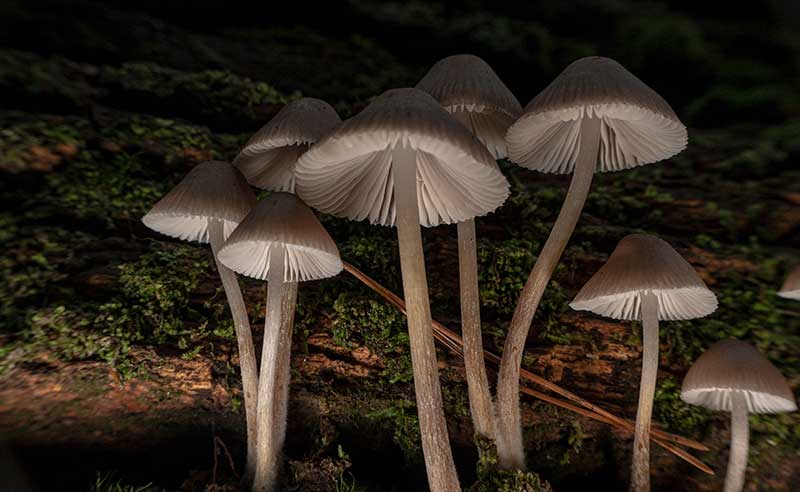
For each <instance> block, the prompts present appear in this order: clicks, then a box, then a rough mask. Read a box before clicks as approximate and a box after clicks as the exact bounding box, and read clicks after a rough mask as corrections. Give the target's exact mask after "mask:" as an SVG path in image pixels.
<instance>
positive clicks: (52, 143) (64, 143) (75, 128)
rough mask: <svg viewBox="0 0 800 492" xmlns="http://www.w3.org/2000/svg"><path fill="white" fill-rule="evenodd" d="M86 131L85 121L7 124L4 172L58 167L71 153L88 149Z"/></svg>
mask: <svg viewBox="0 0 800 492" xmlns="http://www.w3.org/2000/svg"><path fill="white" fill-rule="evenodd" d="M12 116H13V115H12ZM12 119H13V118H12ZM85 130H86V124H85V122H83V121H77V120H64V119H61V118H47V119H45V118H42V119H30V118H28V119H25V120H23V121H18V122H10V121H9V122H4V124H3V128H2V130H0V170H2V171H6V172H10V173H18V172H21V171H28V170H31V169H33V170H37V171H46V170H48V169H50V168H52V167H55V166H57V165H59V164H60V163H61V161H62V160H64V159H65V158H68V157H69V155H67V154H70V153H73V152H77V150H78V149H79V148H80V147H83V146H85V142H84V140H83V138H82V133H83V132H84V131H85Z"/></svg>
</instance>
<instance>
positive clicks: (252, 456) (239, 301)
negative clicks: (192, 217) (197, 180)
mask: <svg viewBox="0 0 800 492" xmlns="http://www.w3.org/2000/svg"><path fill="white" fill-rule="evenodd" d="M208 236H209V241H210V243H211V251H212V253H213V254H214V262H215V263H216V265H217V270H218V271H219V276H220V279H221V280H222V287H223V288H224V289H225V297H227V299H228V306H230V308H231V315H232V316H233V326H234V329H235V330H236V342H237V343H238V345H239V369H240V370H241V373H242V392H243V394H244V415H245V420H246V422H247V464H246V465H245V473H244V480H245V482H246V483H249V482H250V480H252V478H253V474H254V473H255V467H256V405H257V398H258V363H257V362H256V351H255V347H254V346H253V333H252V331H251V328H250V318H249V317H248V316H247V307H246V306H245V303H244V298H243V297H242V290H241V288H240V287H239V281H238V280H237V279H236V274H235V273H234V272H233V270H231V269H229V268H228V267H226V266H225V265H223V264H222V263H221V262H220V261H219V260H218V259H217V253H219V250H220V249H221V248H222V245H223V243H224V242H225V235H224V224H223V222H222V221H220V220H212V221H209V224H208Z"/></svg>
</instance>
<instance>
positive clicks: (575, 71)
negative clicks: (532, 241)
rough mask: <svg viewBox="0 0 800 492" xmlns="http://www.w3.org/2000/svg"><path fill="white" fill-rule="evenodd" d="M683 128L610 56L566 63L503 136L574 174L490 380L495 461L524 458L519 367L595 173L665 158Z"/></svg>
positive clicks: (536, 160) (521, 158) (516, 156)
mask: <svg viewBox="0 0 800 492" xmlns="http://www.w3.org/2000/svg"><path fill="white" fill-rule="evenodd" d="M686 138H687V137H686V127H684V126H683V124H682V123H681V122H680V121H679V120H678V117H677V116H676V115H675V113H674V112H673V111H672V108H670V107H669V104H667V103H666V101H664V100H663V99H662V98H661V97H660V96H659V95H658V94H656V93H655V92H654V91H653V90H652V89H650V88H649V87H647V86H646V85H645V84H644V83H643V82H642V81H641V80H639V79H638V78H636V77H635V76H634V75H633V74H631V73H630V72H628V71H627V70H625V68H623V67H622V65H620V64H619V63H617V62H615V61H614V60H611V59H608V58H602V57H597V56H593V57H588V58H581V59H579V60H577V61H574V62H572V64H570V65H569V66H568V67H567V68H566V69H565V70H564V71H563V72H562V73H561V74H560V75H559V76H558V77H557V78H556V79H555V80H554V81H553V82H552V83H551V84H550V85H549V86H548V87H547V88H545V89H544V90H543V91H542V92H541V93H540V94H539V95H538V96H536V97H535V98H534V99H533V100H532V101H531V102H530V103H529V104H528V105H527V106H526V107H525V110H524V111H523V113H522V115H521V116H520V117H519V119H518V120H517V121H516V123H514V124H513V125H512V126H511V128H509V130H508V133H507V134H506V143H507V144H508V154H509V158H510V159H511V160H512V161H514V162H516V163H518V164H520V165H522V166H523V167H527V168H529V169H535V170H538V171H541V172H545V173H574V174H573V176H572V182H571V183H570V186H569V190H568V191H567V196H566V197H565V199H564V205H563V207H562V208H561V211H560V212H559V214H558V218H557V219H556V222H555V224H554V225H553V229H552V231H551V232H550V236H549V237H548V238H547V242H545V244H544V247H543V248H542V250H541V252H540V253H539V257H538V258H537V260H536V264H535V265H534V267H533V269H532V270H531V273H530V275H529V276H528V280H527V282H526V283H525V287H524V288H523V290H522V293H521V294H520V297H519V300H518V301H517V307H516V310H515V312H514V316H513V317H512V319H511V324H510V326H509V330H508V335H507V337H506V342H505V346H504V348H503V359H502V361H501V363H500V374H499V376H498V381H497V411H498V429H497V432H498V441H499V442H500V446H499V447H498V453H499V456H498V457H499V459H500V464H501V466H504V467H516V468H521V467H522V466H523V463H524V459H525V456H524V450H523V447H522V427H521V423H520V409H519V372H520V365H521V364H522V354H523V351H524V349H525V341H526V339H527V337H528V331H529V330H530V326H531V322H532V321H533V316H534V314H535V313H536V309H537V307H538V306H539V301H540V300H541V298H542V294H544V290H545V288H546V287H547V284H548V282H549V281H550V277H551V276H552V275H553V271H554V270H555V268H556V265H557V264H558V260H559V258H560V257H561V253H562V252H563V251H564V247H565V246H566V244H567V241H568V240H569V237H570V236H571V235H572V231H573V230H574V229H575V224H576V223H577V221H578V218H579V217H580V213H581V210H582V209H583V204H584V202H585V201H586V196H587V195H588V193H589V187H590V185H591V183H592V176H593V175H594V173H595V171H619V170H623V169H628V168H631V167H636V166H641V165H644V164H648V163H653V162H656V161H660V160H662V159H667V158H669V157H671V156H673V155H675V154H677V153H678V152H680V151H681V150H683V149H684V148H685V147H686Z"/></svg>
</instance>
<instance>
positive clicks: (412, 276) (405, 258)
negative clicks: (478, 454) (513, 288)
mask: <svg viewBox="0 0 800 492" xmlns="http://www.w3.org/2000/svg"><path fill="white" fill-rule="evenodd" d="M392 177H393V180H394V199H395V207H396V210H397V240H398V244H399V247H400V269H401V271H402V274H403V292H404V294H405V298H406V303H407V309H408V313H407V316H408V338H409V341H410V345H411V365H412V369H413V371H414V389H415V391H416V395H417V413H418V415H419V430H420V435H421V438H422V439H421V440H422V452H423V454H424V456H425V468H426V470H427V472H428V486H429V488H430V490H431V492H460V490H461V487H460V486H459V483H458V476H457V474H456V467H455V463H454V462H453V454H452V451H451V450H450V440H449V438H448V436H447V424H446V421H445V417H444V406H443V404H442V391H441V387H440V386H439V370H438V367H437V360H436V348H435V347H434V344H433V332H432V330H431V308H430V301H429V299H428V281H427V278H426V275H425V259H424V256H423V251H422V234H421V232H420V225H419V206H418V203H417V164H416V152H415V151H414V150H412V149H409V148H405V147H402V148H397V149H395V150H394V151H393V153H392Z"/></svg>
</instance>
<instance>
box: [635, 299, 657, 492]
mask: <svg viewBox="0 0 800 492" xmlns="http://www.w3.org/2000/svg"><path fill="white" fill-rule="evenodd" d="M642 338H643V342H642V347H643V350H642V376H641V380H640V381H639V407H638V409H637V410H636V426H635V429H634V433H633V460H632V462H631V486H630V490H631V492H649V490H650V420H651V417H652V415H653V396H654V395H655V392H656V376H657V375H658V297H656V295H655V294H653V293H652V292H646V293H645V294H644V295H643V296H642Z"/></svg>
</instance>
